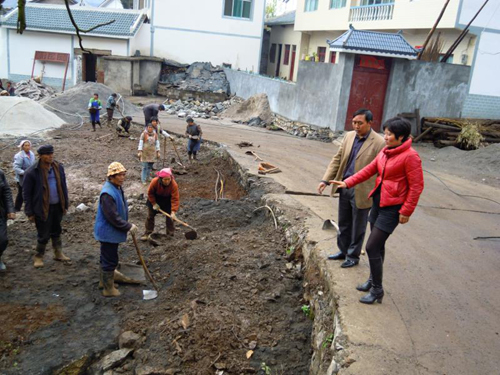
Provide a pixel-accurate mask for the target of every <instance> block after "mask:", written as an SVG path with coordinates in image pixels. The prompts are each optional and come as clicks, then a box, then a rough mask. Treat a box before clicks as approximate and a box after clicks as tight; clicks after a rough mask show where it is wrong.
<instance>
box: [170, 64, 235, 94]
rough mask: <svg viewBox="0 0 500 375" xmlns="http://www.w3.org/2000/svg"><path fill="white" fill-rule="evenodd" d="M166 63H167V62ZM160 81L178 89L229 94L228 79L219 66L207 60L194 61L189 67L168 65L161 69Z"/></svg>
mask: <svg viewBox="0 0 500 375" xmlns="http://www.w3.org/2000/svg"><path fill="white" fill-rule="evenodd" d="M167 65H168V64H167ZM163 72H164V73H163V74H162V75H161V77H160V83H162V84H165V85H166V86H167V87H174V88H178V89H180V90H189V91H199V92H214V93H220V94H226V95H229V93H230V90H229V81H228V80H227V77H226V73H224V70H223V69H222V67H220V66H216V67H214V66H212V64H211V63H209V62H195V63H193V64H191V65H189V67H187V68H186V66H183V65H179V66H175V67H173V66H171V65H168V69H167V68H165V69H164V70H163Z"/></svg>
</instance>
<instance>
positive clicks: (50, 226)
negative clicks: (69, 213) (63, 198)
mask: <svg viewBox="0 0 500 375" xmlns="http://www.w3.org/2000/svg"><path fill="white" fill-rule="evenodd" d="M62 218H63V210H62V208H61V205H60V204H59V203H57V204H51V205H50V206H49V215H48V216H47V220H42V219H39V218H35V224H36V230H37V232H38V235H37V240H38V243H39V244H42V245H46V244H47V243H48V242H49V240H50V239H51V238H57V237H60V236H61V232H62V228H61V221H62Z"/></svg>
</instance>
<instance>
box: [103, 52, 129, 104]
mask: <svg viewBox="0 0 500 375" xmlns="http://www.w3.org/2000/svg"><path fill="white" fill-rule="evenodd" d="M104 70H105V73H104V84H105V85H106V86H108V87H110V88H111V89H113V91H114V92H117V93H120V94H121V95H132V85H133V83H132V63H131V62H130V61H127V60H107V59H104Z"/></svg>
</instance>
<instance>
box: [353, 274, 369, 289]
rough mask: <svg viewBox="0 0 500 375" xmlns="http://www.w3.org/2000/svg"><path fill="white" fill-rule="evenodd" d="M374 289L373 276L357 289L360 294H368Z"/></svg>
mask: <svg viewBox="0 0 500 375" xmlns="http://www.w3.org/2000/svg"><path fill="white" fill-rule="evenodd" d="M371 287H372V275H370V278H369V279H368V280H366V282H364V283H363V284H359V285H358V286H357V287H356V289H357V290H359V291H360V292H368V291H369V290H370V289H371Z"/></svg>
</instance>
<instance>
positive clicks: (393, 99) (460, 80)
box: [383, 59, 470, 121]
mask: <svg viewBox="0 0 500 375" xmlns="http://www.w3.org/2000/svg"><path fill="white" fill-rule="evenodd" d="M469 75H470V67H469V66H464V65H454V64H441V63H428V62H423V61H408V60H399V59H398V60H394V61H393V66H392V71H391V76H390V78H389V84H388V87H387V94H386V98H385V107H384V117H383V119H384V121H385V120H386V119H388V118H391V117H394V116H396V115H397V114H398V113H401V112H413V111H414V110H415V108H419V109H420V115H421V116H422V117H424V116H426V117H427V116H431V117H460V116H461V114H462V107H463V103H464V101H465V99H466V97H467V92H468V82H469Z"/></svg>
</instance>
